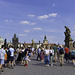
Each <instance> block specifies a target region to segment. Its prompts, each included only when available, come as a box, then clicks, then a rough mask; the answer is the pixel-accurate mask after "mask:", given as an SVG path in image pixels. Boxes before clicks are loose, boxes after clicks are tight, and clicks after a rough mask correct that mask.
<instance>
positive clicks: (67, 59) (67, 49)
mask: <svg viewBox="0 0 75 75" xmlns="http://www.w3.org/2000/svg"><path fill="white" fill-rule="evenodd" d="M64 50H65V59H66V63H69V48H68V47H65V49H64Z"/></svg>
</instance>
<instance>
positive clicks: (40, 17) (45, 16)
mask: <svg viewBox="0 0 75 75" xmlns="http://www.w3.org/2000/svg"><path fill="white" fill-rule="evenodd" d="M48 17H49V16H48V15H43V16H38V19H46V18H48Z"/></svg>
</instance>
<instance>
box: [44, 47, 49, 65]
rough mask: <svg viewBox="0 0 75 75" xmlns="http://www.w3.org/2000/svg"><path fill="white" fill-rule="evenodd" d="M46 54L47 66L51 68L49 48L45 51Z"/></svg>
mask: <svg viewBox="0 0 75 75" xmlns="http://www.w3.org/2000/svg"><path fill="white" fill-rule="evenodd" d="M44 54H45V64H46V66H49V61H50V60H49V55H50V50H49V49H48V47H46V49H45V50H44Z"/></svg>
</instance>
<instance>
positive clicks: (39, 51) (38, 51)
mask: <svg viewBox="0 0 75 75" xmlns="http://www.w3.org/2000/svg"><path fill="white" fill-rule="evenodd" d="M40 54H41V47H39V48H38V50H37V60H38V58H40V60H41V56H40Z"/></svg>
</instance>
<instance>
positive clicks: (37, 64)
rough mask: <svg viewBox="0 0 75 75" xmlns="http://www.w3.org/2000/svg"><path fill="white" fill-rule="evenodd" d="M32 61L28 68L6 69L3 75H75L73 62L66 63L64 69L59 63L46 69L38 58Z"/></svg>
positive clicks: (18, 66) (32, 58)
mask: <svg viewBox="0 0 75 75" xmlns="http://www.w3.org/2000/svg"><path fill="white" fill-rule="evenodd" d="M31 60H32V61H31V62H29V66H28V67H25V66H21V65H17V66H16V67H15V68H14V69H9V68H8V69H5V70H4V72H3V73H1V75H75V67H74V66H73V64H72V61H70V63H69V64H66V63H64V66H62V67H60V65H59V61H57V62H55V63H54V66H49V67H45V64H44V62H41V61H36V56H32V57H31Z"/></svg>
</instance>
